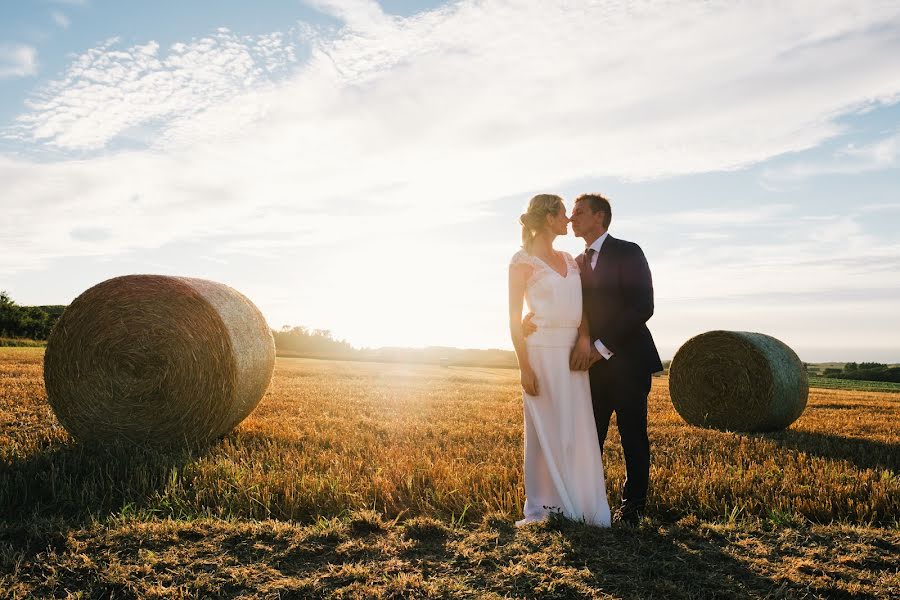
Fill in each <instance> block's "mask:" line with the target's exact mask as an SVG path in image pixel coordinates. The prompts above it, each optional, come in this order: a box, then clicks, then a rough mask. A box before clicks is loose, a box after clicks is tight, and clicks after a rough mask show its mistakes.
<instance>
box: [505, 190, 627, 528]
mask: <svg viewBox="0 0 900 600" xmlns="http://www.w3.org/2000/svg"><path fill="white" fill-rule="evenodd" d="M519 222H520V223H521V224H522V250H520V251H519V252H517V253H516V254H515V256H513V258H512V261H511V262H510V265H509V328H510V333H511V335H512V342H513V346H514V347H515V350H516V357H517V358H518V361H519V369H520V370H521V374H522V389H523V391H524V394H523V396H524V405H525V496H526V499H525V509H524V512H525V518H524V519H522V520H521V521H517V522H516V525H517V526H520V525H524V524H525V523H530V522H533V521H540V520H543V519H545V518H546V517H547V514H548V513H549V512H551V511H553V512H561V513H562V514H563V515H564V516H566V517H568V518H570V519H574V520H578V521H584V522H586V523H588V524H591V525H598V526H601V527H608V526H609V524H610V511H609V504H608V502H607V499H606V482H605V480H604V474H603V462H602V458H601V454H600V444H599V442H598V439H597V426H596V423H595V422H594V413H593V407H592V404H591V389H590V382H589V380H588V373H587V370H578V371H573V370H571V369H570V355H571V354H572V351H573V349H574V347H575V345H576V342H577V341H578V338H579V334H584V335H585V336H587V331H588V329H587V322H586V321H585V320H584V319H583V317H582V310H581V302H582V296H581V277H580V274H579V270H578V265H577V264H576V262H575V259H574V258H572V256H571V255H570V254H568V253H566V252H559V251H556V250H554V249H553V241H554V239H555V238H556V236H558V235H566V234H567V233H568V226H569V219H568V218H566V208H565V206H564V205H563V201H562V198H560V197H559V196H554V195H551V194H540V195H537V196H535V197H534V198H532V199H531V201H530V202H529V204H528V211H527V212H526V213H525V214H523V215H522V216H521V217H520V219H519ZM523 300H527V302H528V307H529V309H530V311H531V312H532V313H534V318H533V322H534V323H535V324H536V325H538V329H537V331H535V332H534V333H532V334H531V335H529V336H528V338H527V340H526V338H525V336H524V334H523V331H522V304H523ZM585 360H586V359H585V358H583V357H582V356H581V355H578V354H576V356H573V363H574V364H576V366H578V365H579V364H580V366H581V367H582V368H584V369H586V368H587V367H588V366H589V365H588V364H586V362H585Z"/></svg>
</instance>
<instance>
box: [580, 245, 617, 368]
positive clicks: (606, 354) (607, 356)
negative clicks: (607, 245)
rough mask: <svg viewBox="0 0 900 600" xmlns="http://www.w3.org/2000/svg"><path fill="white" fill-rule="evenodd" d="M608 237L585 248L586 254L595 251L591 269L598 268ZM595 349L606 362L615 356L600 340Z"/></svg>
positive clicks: (597, 340)
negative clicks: (599, 257) (604, 243)
mask: <svg viewBox="0 0 900 600" xmlns="http://www.w3.org/2000/svg"><path fill="white" fill-rule="evenodd" d="M607 237H609V232H608V231H606V232H604V233H603V235H601V236H600V237H598V238H597V239H596V240H594V243H593V244H591V245H590V246H588V247H587V248H585V252H587V250H588V248H590V249H593V250H594V254H593V255H591V269H595V268H596V267H597V257H598V256H600V248H602V247H603V242H605V241H606V238H607ZM594 348H596V349H597V352H599V353H600V356H602V357H603V358H605V359H606V360H609V359H610V358H612V356H613V353H612V352H611V351H610V350H609V348H607V347H606V346H605V345H604V344H603V342H601V341H600V339H599V338H598V339H596V340H594Z"/></svg>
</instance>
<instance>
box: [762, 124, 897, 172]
mask: <svg viewBox="0 0 900 600" xmlns="http://www.w3.org/2000/svg"><path fill="white" fill-rule="evenodd" d="M897 167H900V132H898V133H894V134H892V135H889V136H887V137H884V138H882V139H880V140H877V141H875V142H871V143H868V144H863V145H856V144H848V145H846V146H844V147H843V148H840V149H839V150H837V151H836V152H834V153H833V154H832V155H831V156H830V157H828V158H826V159H823V160H819V161H798V162H796V163H794V164H791V165H788V166H784V167H778V168H773V169H767V170H766V171H765V172H764V173H763V179H764V180H766V181H768V182H770V183H778V182H781V181H787V182H791V181H799V180H804V179H810V178H813V177H819V176H822V175H858V174H860V173H869V172H872V171H883V170H885V169H895V168H897Z"/></svg>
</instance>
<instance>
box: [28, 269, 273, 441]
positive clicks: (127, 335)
mask: <svg viewBox="0 0 900 600" xmlns="http://www.w3.org/2000/svg"><path fill="white" fill-rule="evenodd" d="M274 366H275V342H274V340H273V338H272V332H271V330H270V329H269V326H268V325H267V323H266V320H265V318H263V316H262V314H261V313H260V312H259V309H257V308H256V306H254V305H253V303H252V302H250V301H249V300H248V299H247V298H245V297H244V296H243V295H241V294H240V293H239V292H237V291H236V290H234V289H232V288H230V287H228V286H226V285H222V284H220V283H215V282H213V281H206V280H203V279H192V278H188V277H167V276H162V275H128V276H125V277H116V278H114V279H110V280H107V281H104V282H103V283H100V284H98V285H96V286H94V287H92V288H91V289H89V290H87V291H86V292H84V293H83V294H81V295H80V296H79V297H78V298H76V299H75V300H74V301H73V302H72V304H71V305H70V306H69V307H68V308H67V309H66V310H65V312H64V313H63V314H62V316H61V317H60V319H59V321H58V322H57V324H56V326H55V327H54V329H53V332H52V333H51V335H50V339H49V341H48V343H47V350H46V353H45V355H44V383H45V385H46V388H47V398H48V400H49V401H50V406H51V407H52V408H53V411H54V412H55V413H56V416H57V417H58V418H59V421H60V423H62V425H63V426H64V427H65V428H66V429H67V430H68V431H69V433H71V434H72V436H73V437H75V438H76V439H78V440H81V441H95V442H104V441H119V440H123V441H131V442H135V443H150V444H154V445H170V444H202V443H205V442H208V441H210V440H213V439H215V438H217V437H219V436H222V435H224V434H226V433H228V432H229V431H231V430H232V429H233V428H234V427H235V426H237V424H238V423H240V422H241V421H242V420H244V418H245V417H247V415H249V414H250V413H251V412H252V411H253V409H254V408H255V407H256V405H257V404H258V403H259V401H260V400H261V399H262V397H263V394H265V391H266V388H267V387H268V386H269V381H270V380H271V378H272V371H273V369H274Z"/></svg>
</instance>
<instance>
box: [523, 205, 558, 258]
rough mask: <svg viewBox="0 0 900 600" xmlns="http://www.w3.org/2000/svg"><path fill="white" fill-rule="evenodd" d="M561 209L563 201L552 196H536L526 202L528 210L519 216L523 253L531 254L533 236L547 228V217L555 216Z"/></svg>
mask: <svg viewBox="0 0 900 600" xmlns="http://www.w3.org/2000/svg"><path fill="white" fill-rule="evenodd" d="M562 207H563V199H562V198H560V197H559V196H556V195H554V194H538V195H537V196H535V197H534V198H532V199H531V200H530V201H529V202H528V210H527V211H525V212H524V213H523V214H522V215H520V216H519V223H520V224H521V225H522V248H524V249H525V252H528V253H529V254H531V246H532V245H534V236H535V235H536V234H537V233H538V232H539V231H541V230H542V229H543V228H544V227H546V226H547V215H555V214H556V213H558V212H559V209H561V208H562Z"/></svg>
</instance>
